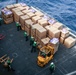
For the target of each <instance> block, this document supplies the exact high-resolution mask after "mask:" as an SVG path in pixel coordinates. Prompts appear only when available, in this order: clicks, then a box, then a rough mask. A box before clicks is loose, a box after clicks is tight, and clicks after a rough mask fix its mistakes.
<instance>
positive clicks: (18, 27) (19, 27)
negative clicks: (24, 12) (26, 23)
mask: <svg viewBox="0 0 76 75" xmlns="http://www.w3.org/2000/svg"><path fill="white" fill-rule="evenodd" d="M16 27H17V31H19V30H21V25H20V24H19V22H16Z"/></svg>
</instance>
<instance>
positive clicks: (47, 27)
mask: <svg viewBox="0 0 76 75" xmlns="http://www.w3.org/2000/svg"><path fill="white" fill-rule="evenodd" d="M50 27H51V26H49V25H47V26H45V29H46V30H47V34H46V36H47V37H50V36H49V29H50Z"/></svg>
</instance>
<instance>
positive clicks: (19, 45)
mask: <svg viewBox="0 0 76 75" xmlns="http://www.w3.org/2000/svg"><path fill="white" fill-rule="evenodd" d="M23 32H24V31H21V30H20V31H17V30H16V26H15V23H11V24H8V25H6V24H3V25H1V26H0V34H3V35H6V36H5V38H4V39H2V40H0V57H1V56H3V55H4V54H7V55H8V56H10V58H14V61H13V63H12V66H13V68H14V69H15V70H16V71H15V72H11V71H10V72H8V70H7V68H4V67H3V65H2V64H0V75H51V73H50V70H49V64H50V62H51V61H50V62H49V63H48V64H47V65H46V66H45V67H43V68H41V67H39V66H38V65H37V62H36V60H37V56H38V50H37V52H35V53H31V52H30V50H31V46H30V45H29V41H27V42H26V41H25V38H24V35H23ZM52 61H54V63H55V65H56V69H55V72H54V74H53V75H66V74H67V75H76V46H74V47H72V48H71V49H67V48H66V47H65V46H64V45H62V44H60V46H59V49H58V52H57V53H56V54H55V55H54V59H53V60H52ZM68 73H69V74H68Z"/></svg>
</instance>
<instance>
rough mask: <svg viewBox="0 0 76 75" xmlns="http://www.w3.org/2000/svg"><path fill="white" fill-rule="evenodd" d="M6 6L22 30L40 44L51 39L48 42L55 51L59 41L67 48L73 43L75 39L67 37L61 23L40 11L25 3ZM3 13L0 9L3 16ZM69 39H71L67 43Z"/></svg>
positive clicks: (66, 32) (67, 34)
mask: <svg viewBox="0 0 76 75" xmlns="http://www.w3.org/2000/svg"><path fill="white" fill-rule="evenodd" d="M6 8H7V9H5V11H9V10H11V11H12V12H13V14H14V16H13V18H14V21H15V22H19V23H20V24H21V28H22V30H24V31H27V33H28V34H29V35H30V36H33V37H34V38H35V41H37V42H39V43H40V44H41V45H42V46H44V45H45V44H47V43H49V40H51V41H50V44H51V45H52V46H53V47H54V49H55V52H56V51H57V49H58V44H59V41H60V42H61V43H63V44H64V45H65V46H66V47H67V48H70V47H72V46H73V45H74V44H75V40H74V39H73V38H69V37H68V36H69V31H68V30H67V29H65V28H64V27H63V24H62V23H60V22H58V21H56V20H55V19H53V18H50V17H48V16H46V15H45V14H43V13H42V12H41V11H39V10H37V9H35V8H32V7H29V6H28V5H26V4H25V3H18V4H14V5H8V6H7V7H6ZM5 11H4V13H5ZM4 13H3V11H2V15H3V17H4ZM11 14H12V13H11ZM56 38H57V39H59V41H58V40H56ZM69 39H71V40H72V41H71V42H70V43H67V40H69ZM67 44H68V46H67Z"/></svg>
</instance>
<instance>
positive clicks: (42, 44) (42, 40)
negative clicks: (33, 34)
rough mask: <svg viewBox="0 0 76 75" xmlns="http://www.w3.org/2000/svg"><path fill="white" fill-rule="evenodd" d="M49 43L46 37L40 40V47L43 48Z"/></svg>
mask: <svg viewBox="0 0 76 75" xmlns="http://www.w3.org/2000/svg"><path fill="white" fill-rule="evenodd" d="M49 41H50V39H49V38H48V37H47V38H43V39H41V46H45V45H46V44H48V43H49Z"/></svg>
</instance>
